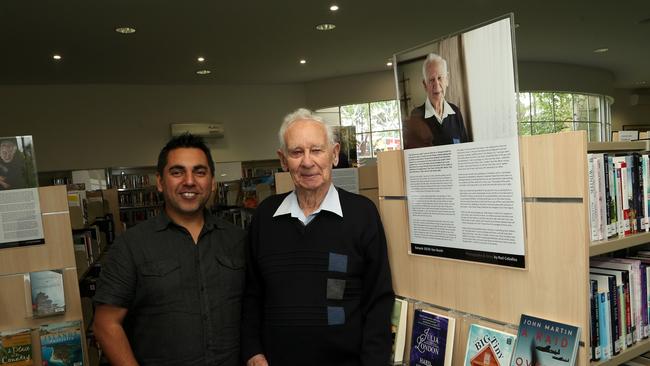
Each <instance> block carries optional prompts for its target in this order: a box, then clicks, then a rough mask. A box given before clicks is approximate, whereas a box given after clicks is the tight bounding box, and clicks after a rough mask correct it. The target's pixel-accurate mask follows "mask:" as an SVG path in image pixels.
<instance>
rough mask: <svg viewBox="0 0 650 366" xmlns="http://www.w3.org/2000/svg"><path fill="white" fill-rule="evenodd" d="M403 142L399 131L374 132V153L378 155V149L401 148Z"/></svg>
mask: <svg viewBox="0 0 650 366" xmlns="http://www.w3.org/2000/svg"><path fill="white" fill-rule="evenodd" d="M401 148H402V142H401V141H400V137H399V131H398V130H394V131H383V132H373V133H372V149H373V155H374V156H376V155H377V152H378V151H386V150H400V149H401Z"/></svg>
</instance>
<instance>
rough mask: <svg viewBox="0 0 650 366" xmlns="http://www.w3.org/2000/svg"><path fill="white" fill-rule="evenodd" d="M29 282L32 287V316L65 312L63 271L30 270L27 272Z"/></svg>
mask: <svg viewBox="0 0 650 366" xmlns="http://www.w3.org/2000/svg"><path fill="white" fill-rule="evenodd" d="M29 282H30V286H31V289H32V311H33V314H34V317H43V316H50V315H58V314H63V313H65V293H64V290H63V271H61V270H50V271H41V272H31V273H30V274H29Z"/></svg>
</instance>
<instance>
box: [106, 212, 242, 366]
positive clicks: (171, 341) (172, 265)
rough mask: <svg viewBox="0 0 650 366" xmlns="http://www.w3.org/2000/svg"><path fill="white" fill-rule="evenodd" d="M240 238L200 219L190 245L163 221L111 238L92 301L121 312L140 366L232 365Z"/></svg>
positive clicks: (212, 220)
mask: <svg viewBox="0 0 650 366" xmlns="http://www.w3.org/2000/svg"><path fill="white" fill-rule="evenodd" d="M244 241H245V235H244V232H243V231H242V230H241V229H239V228H238V227H236V226H234V225H232V224H230V223H227V222H225V221H222V220H220V219H218V218H216V217H214V216H212V215H208V214H206V216H205V224H204V226H203V229H202V230H201V234H200V236H199V240H198V244H194V241H193V240H192V236H191V235H190V233H189V232H188V231H187V230H185V228H183V227H181V226H178V225H176V224H174V223H173V222H172V221H171V220H170V219H169V217H168V216H167V215H166V214H165V213H161V214H160V215H159V216H157V217H155V218H153V219H149V220H147V221H146V222H143V223H141V224H139V225H137V226H135V227H133V228H131V229H129V230H128V231H127V232H126V233H124V234H123V235H122V236H120V237H119V238H117V240H116V241H115V243H114V244H113V245H112V246H111V248H110V250H109V251H108V253H107V257H106V258H105V260H104V261H103V262H102V271H101V274H100V279H99V282H98V285H97V292H96V294H95V297H94V301H95V302H96V303H100V304H111V305H115V306H119V307H123V308H127V309H128V314H127V317H126V319H125V321H124V328H125V331H126V334H127V336H128V337H129V342H130V344H131V348H132V349H133V352H134V354H135V357H136V359H137V360H138V362H139V363H140V364H141V365H223V366H230V365H233V366H234V365H239V323H240V318H241V315H240V314H241V297H242V292H243V286H244Z"/></svg>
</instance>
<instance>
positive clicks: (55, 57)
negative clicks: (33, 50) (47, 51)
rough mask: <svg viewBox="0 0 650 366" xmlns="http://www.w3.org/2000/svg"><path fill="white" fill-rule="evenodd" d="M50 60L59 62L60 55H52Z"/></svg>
mask: <svg viewBox="0 0 650 366" xmlns="http://www.w3.org/2000/svg"><path fill="white" fill-rule="evenodd" d="M52 58H53V59H55V60H57V61H59V60H60V59H61V58H62V57H61V55H53V56H52Z"/></svg>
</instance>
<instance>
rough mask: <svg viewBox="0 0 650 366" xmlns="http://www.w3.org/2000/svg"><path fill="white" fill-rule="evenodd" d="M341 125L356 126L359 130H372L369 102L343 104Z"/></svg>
mask: <svg viewBox="0 0 650 366" xmlns="http://www.w3.org/2000/svg"><path fill="white" fill-rule="evenodd" d="M341 125H342V126H355V127H356V129H357V132H370V114H369V111H368V103H364V104H350V105H344V106H341Z"/></svg>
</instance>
